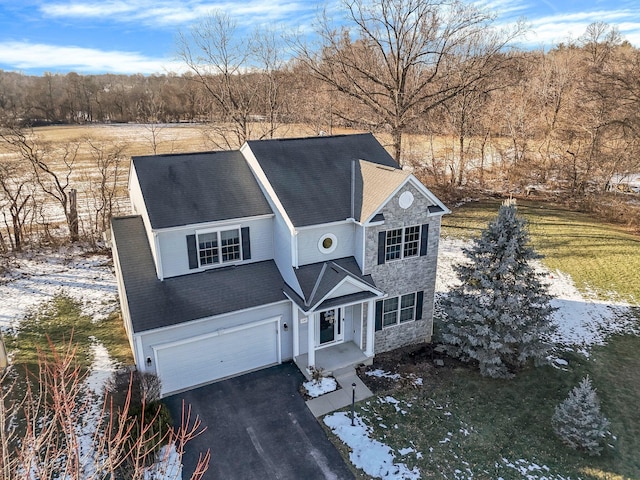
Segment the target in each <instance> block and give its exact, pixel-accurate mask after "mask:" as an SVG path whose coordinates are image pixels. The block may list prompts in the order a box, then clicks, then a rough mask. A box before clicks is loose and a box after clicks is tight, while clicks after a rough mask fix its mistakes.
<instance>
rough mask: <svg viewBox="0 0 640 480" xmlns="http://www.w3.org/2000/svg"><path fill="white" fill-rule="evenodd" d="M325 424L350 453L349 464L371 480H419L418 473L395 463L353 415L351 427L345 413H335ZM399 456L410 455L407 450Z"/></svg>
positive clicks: (390, 453) (347, 415)
mask: <svg viewBox="0 0 640 480" xmlns="http://www.w3.org/2000/svg"><path fill="white" fill-rule="evenodd" d="M324 423H325V425H327V426H328V427H329V428H330V429H331V430H332V431H333V433H335V434H336V435H337V436H338V438H340V440H342V442H343V443H344V444H346V445H347V446H348V447H349V448H350V449H351V453H350V454H349V460H350V461H351V463H352V464H353V465H354V466H355V467H356V468H359V469H361V470H363V471H364V472H365V473H366V474H367V475H371V476H372V477H374V478H386V479H407V480H417V479H419V478H420V470H418V468H417V467H414V468H413V469H412V470H409V468H408V467H407V465H406V464H404V463H394V461H395V456H394V455H393V451H392V450H391V448H390V447H389V446H387V445H385V444H384V443H382V442H379V441H378V440H375V439H372V438H370V437H369V435H370V434H371V433H372V429H371V427H368V426H367V425H366V424H365V423H364V422H363V421H362V419H361V418H360V416H358V415H357V414H356V416H355V418H354V426H351V417H350V415H349V414H348V413H345V412H337V413H334V414H331V415H327V416H326V417H324ZM401 451H403V452H406V453H404V454H403V453H400V452H399V453H400V454H401V455H406V454H407V453H409V452H408V451H407V450H406V449H402V450H401Z"/></svg>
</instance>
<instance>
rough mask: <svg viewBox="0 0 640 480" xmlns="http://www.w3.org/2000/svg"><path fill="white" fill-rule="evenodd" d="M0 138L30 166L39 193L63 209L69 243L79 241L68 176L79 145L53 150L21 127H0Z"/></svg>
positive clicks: (74, 202)
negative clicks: (41, 192)
mask: <svg viewBox="0 0 640 480" xmlns="http://www.w3.org/2000/svg"><path fill="white" fill-rule="evenodd" d="M0 139H2V140H4V141H5V143H6V144H7V145H8V146H9V147H10V148H11V149H12V150H13V151H14V152H15V153H17V154H18V155H20V157H21V158H22V159H23V160H24V161H26V162H28V164H29V165H31V167H32V169H33V173H34V175H35V179H36V182H37V183H38V185H39V186H40V188H41V189H42V191H43V192H44V193H45V194H46V195H47V196H49V197H50V198H52V199H53V200H55V201H56V202H58V203H59V204H60V206H61V207H62V210H63V211H64V216H65V219H66V221H67V226H68V228H69V238H70V240H71V241H72V242H75V241H78V240H79V238H80V235H79V229H78V210H77V190H76V189H74V188H72V187H71V175H72V173H73V172H74V169H75V163H76V159H77V155H78V149H79V145H78V144H77V143H65V144H64V145H62V146H61V147H59V148H58V149H56V150H52V149H51V148H50V145H48V144H46V143H40V142H39V141H38V139H37V137H36V136H35V134H34V133H33V131H31V132H29V134H27V133H26V132H25V130H23V129H22V128H19V127H13V126H12V127H5V128H0ZM54 161H57V162H58V163H59V164H61V167H62V168H61V170H62V172H61V173H58V172H57V171H56V170H54V168H53V163H54Z"/></svg>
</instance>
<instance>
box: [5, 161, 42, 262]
mask: <svg viewBox="0 0 640 480" xmlns="http://www.w3.org/2000/svg"><path fill="white" fill-rule="evenodd" d="M33 189H34V182H33V178H32V176H31V175H29V172H25V171H24V170H22V169H20V167H19V162H16V161H11V160H5V161H3V162H1V163H0V197H1V198H4V200H5V204H4V205H3V206H2V215H3V218H4V222H5V226H6V228H7V232H8V234H9V235H8V236H9V239H10V243H11V249H12V250H13V251H17V252H19V251H21V250H22V245H23V243H24V242H23V241H24V235H25V231H24V230H25V223H26V221H27V218H28V216H29V214H30V213H31V209H30V208H29V205H30V204H31V203H32V202H33ZM7 212H8V213H9V217H11V227H9V225H8V221H7V217H6V213H7Z"/></svg>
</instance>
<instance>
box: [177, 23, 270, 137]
mask: <svg viewBox="0 0 640 480" xmlns="http://www.w3.org/2000/svg"><path fill="white" fill-rule="evenodd" d="M278 49H279V46H278V42H277V37H276V36H275V34H274V33H273V32H264V33H262V34H256V35H254V36H248V37H243V36H241V35H240V34H239V33H238V31H237V28H236V23H235V22H234V21H233V20H232V19H231V18H230V17H229V16H228V15H225V14H222V13H213V14H210V15H209V16H207V17H206V18H205V19H203V20H202V22H200V23H199V24H197V25H196V26H194V27H193V28H192V29H191V30H190V31H189V34H184V33H181V34H180V36H179V39H178V56H179V58H180V59H181V60H182V61H184V62H185V64H186V65H187V67H188V68H189V70H190V71H191V72H192V73H193V76H192V77H187V78H191V79H193V80H195V81H197V82H198V83H199V84H200V85H202V86H203V87H204V89H205V91H206V92H207V93H208V95H209V98H210V100H211V102H212V107H213V111H212V112H210V114H211V116H212V118H213V120H214V122H213V128H214V129H215V133H217V134H218V135H219V136H220V137H221V139H222V142H223V145H222V146H224V147H226V148H237V147H239V146H240V145H241V144H243V143H244V142H245V141H246V140H248V139H250V138H254V137H256V138H264V137H265V136H270V135H272V134H273V130H274V128H275V120H276V118H277V117H276V114H277V107H278V101H279V97H280V92H279V83H278V78H279V75H278V68H279V67H280V66H281V59H280V54H279V50H278ZM265 80H266V81H265ZM261 97H264V98H261ZM261 105H262V107H261ZM262 117H266V118H267V120H268V123H267V125H268V128H267V129H266V130H265V129H263V128H259V129H258V130H257V131H255V129H254V125H253V124H254V122H255V121H256V120H258V121H259V120H263V118H262Z"/></svg>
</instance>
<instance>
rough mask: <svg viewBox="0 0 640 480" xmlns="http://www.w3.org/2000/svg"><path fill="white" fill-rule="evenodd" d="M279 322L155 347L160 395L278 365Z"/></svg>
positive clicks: (265, 323) (263, 323)
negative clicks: (160, 383)
mask: <svg viewBox="0 0 640 480" xmlns="http://www.w3.org/2000/svg"><path fill="white" fill-rule="evenodd" d="M277 326H278V321H277V320H274V321H269V322H261V323H258V324H254V325H250V326H247V327H246V328H242V329H234V330H227V331H221V332H218V333H217V334H215V335H210V336H205V337H196V338H194V339H193V340H190V341H186V342H181V343H179V344H173V345H162V346H158V347H155V352H156V362H157V363H156V366H157V371H158V376H159V377H160V380H161V381H162V392H163V395H166V394H169V393H171V392H175V391H178V390H184V389H187V388H189V387H192V386H195V385H200V384H203V383H207V382H211V381H214V380H217V379H220V378H224V377H229V376H232V375H237V374H239V373H242V372H246V371H249V370H254V369H257V368H261V367H265V366H267V365H272V364H274V363H278V361H279V355H278V347H279V345H278V330H277Z"/></svg>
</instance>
